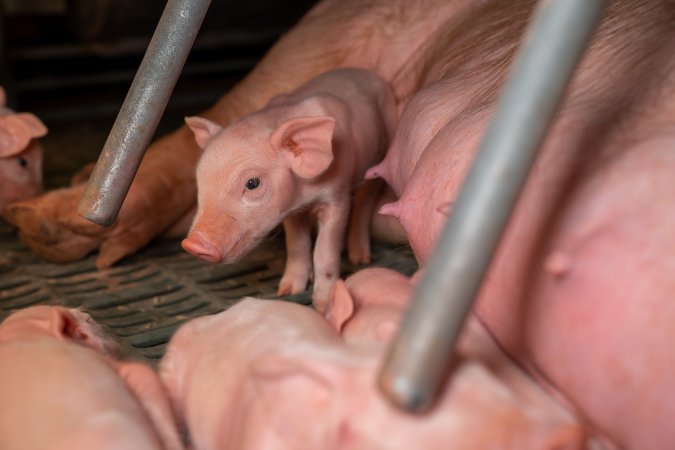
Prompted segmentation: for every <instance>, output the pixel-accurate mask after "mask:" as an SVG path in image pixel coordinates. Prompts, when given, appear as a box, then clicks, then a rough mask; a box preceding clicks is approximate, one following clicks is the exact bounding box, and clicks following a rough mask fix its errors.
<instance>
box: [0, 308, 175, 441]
mask: <svg viewBox="0 0 675 450" xmlns="http://www.w3.org/2000/svg"><path fill="white" fill-rule="evenodd" d="M111 348H112V346H111V344H110V343H109V342H108V341H106V339H105V338H103V337H102V334H101V330H100V329H99V327H98V326H97V325H96V323H94V322H93V321H92V320H91V318H90V317H89V316H88V315H87V314H85V313H82V312H80V311H77V310H72V309H66V308H63V307H58V306H36V307H31V308H27V309H25V310H22V311H19V312H17V313H14V314H13V315H11V316H10V317H9V318H7V319H6V320H5V321H4V322H3V323H2V324H0V367H2V370H0V448H2V449H11V450H38V449H39V450H90V449H96V450H108V449H109V450H121V449H125V450H152V449H157V450H179V449H182V448H183V446H182V443H181V440H180V438H179V436H178V432H177V428H176V422H175V420H174V417H173V416H172V413H171V409H170V405H169V402H168V398H167V397H166V393H165V391H164V388H163V387H162V385H161V383H160V382H159V378H158V377H157V374H156V373H155V372H154V371H153V370H152V369H150V368H149V367H146V366H144V365H142V364H139V363H132V362H120V361H117V360H115V359H113V358H112V357H111V356H110V354H111Z"/></svg>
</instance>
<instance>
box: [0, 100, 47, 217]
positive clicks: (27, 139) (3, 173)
mask: <svg viewBox="0 0 675 450" xmlns="http://www.w3.org/2000/svg"><path fill="white" fill-rule="evenodd" d="M45 134H47V127H45V125H44V124H43V123H42V122H41V121H40V119H38V118H37V117H35V115H33V114H31V113H15V112H14V111H12V110H11V109H9V108H7V107H6V106H5V91H4V89H2V88H1V87H0V211H2V210H3V209H4V208H5V206H6V205H8V204H9V203H12V202H15V201H17V200H23V199H26V198H30V197H35V196H36V195H39V194H40V193H42V147H40V144H39V143H38V142H37V141H36V140H35V139H36V138H39V137H42V136H44V135H45Z"/></svg>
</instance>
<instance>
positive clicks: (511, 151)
mask: <svg viewBox="0 0 675 450" xmlns="http://www.w3.org/2000/svg"><path fill="white" fill-rule="evenodd" d="M604 6H605V0H544V1H542V2H540V5H539V7H538V9H537V12H536V15H535V17H534V20H533V22H532V24H531V26H530V28H529V30H528V34H527V36H526V39H525V42H524V43H523V45H522V47H521V49H520V50H519V53H518V56H517V57H516V61H515V63H514V68H513V70H512V73H511V75H510V77H509V80H508V82H507V84H506V87H505V89H504V92H503V94H502V96H501V98H500V100H499V104H498V107H497V111H496V112H495V115H494V117H493V119H492V121H491V123H490V126H489V127H488V130H487V132H486V134H485V136H484V138H483V140H482V142H481V145H480V148H479V150H478V153H477V154H476V157H475V160H474V162H473V164H472V166H471V169H470V171H469V173H468V175H467V178H466V181H465V182H464V185H463V186H462V188H461V191H460V193H459V196H458V198H457V201H456V202H455V206H454V208H453V211H452V213H451V216H450V218H449V220H448V223H447V225H446V227H445V229H444V231H443V235H442V236H441V239H440V242H439V244H438V246H437V248H436V249H435V251H434V252H433V254H432V256H431V258H430V259H429V262H428V266H427V269H426V274H425V275H424V277H423V279H422V280H421V282H420V284H419V286H418V288H417V289H416V291H415V293H414V295H413V299H412V302H411V305H410V308H409V310H408V311H407V313H406V316H405V318H404V320H403V323H402V325H401V328H400V330H399V332H398V334H397V336H396V338H395V339H394V341H393V343H392V345H391V347H390V349H389V353H388V355H387V358H386V360H385V364H384V367H383V369H382V371H381V373H380V375H379V379H378V383H379V386H380V389H381V390H382V391H383V393H384V395H385V396H386V397H387V398H388V399H389V400H390V401H391V402H393V403H394V404H395V405H398V406H399V407H401V408H403V409H406V410H409V411H422V410H425V409H427V408H428V407H429V406H430V405H431V404H432V403H433V401H434V399H435V398H436V396H437V395H438V393H439V391H440V389H441V387H442V384H443V381H444V379H445V378H446V377H447V375H448V370H449V367H450V362H451V359H452V353H451V350H452V348H453V345H454V343H455V340H456V338H457V336H458V334H459V332H460V331H461V328H462V325H463V323H464V320H465V318H466V316H467V314H468V313H469V311H470V309H471V307H472V304H473V301H474V298H475V296H476V294H477V292H478V289H479V287H480V284H481V282H482V279H483V276H484V275H485V272H486V270H487V268H488V265H489V263H490V260H491V259H492V255H493V253H494V251H495V249H496V247H497V244H498V243H499V238H500V237H501V234H502V232H503V230H504V228H505V226H506V224H507V221H508V218H509V216H510V214H511V210H512V209H513V206H514V205H515V203H516V200H517V198H518V194H519V193H520V190H521V188H522V186H523V185H524V183H525V180H526V178H527V174H528V172H529V170H530V167H531V166H532V163H533V161H534V158H535V156H536V154H537V150H538V148H539V147H540V145H541V144H542V141H543V139H544V136H545V134H546V131H547V130H548V128H549V125H550V123H551V121H552V119H553V117H554V115H555V113H556V111H557V109H558V106H559V105H560V103H561V99H562V98H563V95H564V93H565V88H566V86H567V84H568V83H569V81H570V78H571V77H572V74H573V72H574V69H575V67H576V66H577V64H578V62H579V60H580V59H581V56H582V54H583V52H584V49H585V48H586V46H587V44H588V42H589V40H590V38H591V36H592V34H593V31H594V29H595V26H596V24H597V23H598V22H599V20H600V17H601V15H602V11H603V8H604Z"/></svg>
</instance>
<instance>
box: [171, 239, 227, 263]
mask: <svg viewBox="0 0 675 450" xmlns="http://www.w3.org/2000/svg"><path fill="white" fill-rule="evenodd" d="M181 245H182V246H183V249H185V251H186V252H188V253H190V254H191V255H194V256H196V257H197V258H200V259H203V260H205V261H208V262H212V263H217V262H220V261H222V259H223V255H222V253H221V252H220V250H218V249H217V248H216V246H215V245H213V244H212V243H211V242H209V240H208V239H207V238H206V237H205V236H204V235H203V234H201V233H199V232H193V233H190V234H189V235H188V237H187V238H185V239H183V242H182V243H181Z"/></svg>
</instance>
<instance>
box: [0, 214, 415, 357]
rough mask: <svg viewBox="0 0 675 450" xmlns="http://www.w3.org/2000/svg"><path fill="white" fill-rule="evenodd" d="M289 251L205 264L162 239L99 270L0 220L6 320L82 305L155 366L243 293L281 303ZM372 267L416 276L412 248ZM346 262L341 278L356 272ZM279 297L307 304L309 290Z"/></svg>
mask: <svg viewBox="0 0 675 450" xmlns="http://www.w3.org/2000/svg"><path fill="white" fill-rule="evenodd" d="M284 258H285V251H284V247H283V240H282V238H281V236H276V237H274V238H272V239H270V240H268V241H267V242H266V243H264V244H263V245H261V246H259V247H258V248H257V249H256V250H254V251H253V252H252V253H251V254H249V255H248V257H246V258H245V259H244V260H242V261H240V262H239V263H237V264H232V265H216V264H209V263H206V262H202V261H199V260H197V259H195V258H194V257H192V256H191V255H189V254H187V253H185V252H184V251H183V250H182V249H181V248H180V243H179V241H158V242H155V243H153V244H152V245H150V246H149V247H148V248H147V249H145V250H144V251H142V252H140V253H139V254H137V255H134V256H132V257H129V258H127V259H125V260H123V261H122V262H120V263H119V264H118V265H116V266H115V267H112V268H110V269H106V270H97V269H96V267H95V265H94V262H95V255H92V256H90V257H88V258H86V259H84V260H82V261H78V262H73V263H68V264H52V263H48V262H45V261H42V260H40V259H39V258H37V257H36V256H35V255H34V254H32V253H31V251H30V250H29V249H28V248H27V247H25V246H24V245H23V244H22V243H21V242H19V241H18V239H17V237H16V232H15V230H13V229H12V228H11V227H10V226H9V225H8V224H6V223H4V222H0V320H2V319H4V318H5V317H6V316H7V315H8V314H10V313H11V312H12V311H15V310H18V309H21V308H25V307H27V306H31V305H38V304H47V305H64V306H68V307H80V308H82V309H83V310H85V311H87V312H89V313H90V314H91V315H92V316H93V318H94V319H95V320H96V321H97V322H99V323H101V324H102V325H103V326H105V327H106V329H107V330H109V332H110V333H111V334H113V335H114V336H116V337H117V338H118V340H119V342H120V346H121V353H122V355H123V356H125V357H131V358H139V359H144V360H146V361H148V362H150V363H155V362H156V361H157V360H158V359H159V358H161V356H162V355H163V353H164V349H165V346H166V342H167V341H168V340H169V338H170V337H171V335H172V334H173V333H174V331H175V330H176V329H177V328H178V326H180V325H181V324H182V323H184V322H185V321H187V320H189V319H190V318H193V317H197V316H202V315H207V314H214V313H217V312H220V311H223V310H225V309H227V308H228V307H230V306H232V305H233V304H235V303H236V302H237V301H238V300H240V299H241V298H242V297H245V296H255V297H261V298H269V299H276V298H278V297H277V296H276V294H275V293H276V288H277V285H278V283H279V279H280V278H281V275H282V271H283V264H284ZM373 265H375V266H380V267H389V268H392V269H395V270H398V271H400V272H403V273H406V274H411V273H412V272H414V270H415V269H416V267H417V266H416V263H415V260H414V258H413V256H412V253H411V251H410V249H409V247H405V246H404V247H402V246H390V245H384V244H376V245H375V246H374V249H373ZM357 269H358V267H354V266H352V265H350V264H349V263H347V262H346V261H344V262H343V265H342V276H343V277H344V276H346V275H348V274H349V273H352V272H353V271H355V270H357ZM281 300H285V301H292V302H296V303H300V304H304V305H309V303H310V297H309V292H307V291H306V292H303V293H300V294H296V295H292V296H286V297H283V298H282V299H281Z"/></svg>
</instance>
